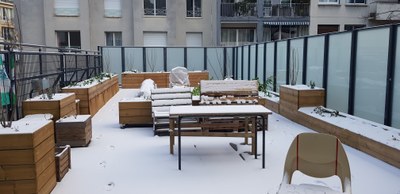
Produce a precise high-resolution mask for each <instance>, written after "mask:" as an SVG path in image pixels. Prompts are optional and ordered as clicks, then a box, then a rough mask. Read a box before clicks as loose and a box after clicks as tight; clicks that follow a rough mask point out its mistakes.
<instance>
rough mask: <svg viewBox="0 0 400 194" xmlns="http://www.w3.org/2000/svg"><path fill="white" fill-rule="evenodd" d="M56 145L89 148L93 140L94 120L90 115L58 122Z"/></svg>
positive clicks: (63, 119) (71, 117) (72, 117)
mask: <svg viewBox="0 0 400 194" xmlns="http://www.w3.org/2000/svg"><path fill="white" fill-rule="evenodd" d="M55 133H56V135H55V136H56V143H57V145H58V146H61V145H70V146H72V147H77V146H88V145H89V143H90V140H91V139H92V119H91V116H90V115H77V116H76V117H75V116H70V117H67V118H62V119H60V120H58V121H57V122H56V130H55Z"/></svg>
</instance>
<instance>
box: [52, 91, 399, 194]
mask: <svg viewBox="0 0 400 194" xmlns="http://www.w3.org/2000/svg"><path fill="white" fill-rule="evenodd" d="M137 91H138V90H134V89H120V91H119V92H118V93H117V94H116V95H115V96H114V97H113V98H112V99H111V100H110V101H109V102H108V103H107V104H106V105H105V106H104V107H103V108H102V109H101V110H100V111H99V112H98V113H97V114H96V115H95V116H94V117H93V118H92V127H93V138H92V141H91V143H90V145H89V146H88V147H83V148H73V149H71V151H72V153H71V157H72V169H70V171H69V172H68V173H67V174H66V176H65V177H64V178H63V180H62V181H61V182H60V183H57V186H56V187H55V189H54V190H53V192H52V193H53V194H70V193H74V194H89V193H90V194H91V193H96V194H103V193H104V194H106V193H107V194H108V193H115V194H122V193H135V194H136V193H138V194H162V193H165V194H169V193H174V194H188V193H190V194H205V193H207V194H244V193H252V194H266V193H276V191H277V190H278V188H279V184H280V182H281V180H282V175H283V165H284V162H285V157H286V153H287V150H288V148H289V145H290V143H291V142H292V140H293V139H294V137H295V136H296V135H297V134H299V133H302V132H312V131H311V130H310V129H308V128H305V127H303V126H301V125H298V124H295V123H293V122H291V121H289V120H288V119H286V118H284V117H282V116H280V115H278V114H272V115H270V116H269V131H267V132H266V144H265V145H266V168H265V169H262V168H261V157H259V159H254V157H253V156H250V155H247V154H245V153H243V154H242V155H243V156H244V158H245V160H242V159H241V157H240V156H239V154H240V153H242V152H244V151H249V150H250V147H251V146H249V145H240V143H241V142H243V139H242V138H227V137H213V138H210V137H182V171H179V170H178V157H177V154H175V155H170V154H169V137H168V136H164V137H159V136H153V130H152V128H151V127H136V128H125V129H120V128H119V124H118V116H117V115H118V102H119V101H120V100H121V99H122V98H126V97H127V96H131V94H132V92H137ZM259 137H261V134H260V136H259ZM229 143H235V144H236V145H237V146H238V151H235V150H233V149H232V148H231V147H230V145H229ZM176 147H177V146H175V152H176V153H177V148H176ZM344 147H345V150H346V153H347V155H348V158H349V161H350V168H351V173H352V191H353V194H370V193H371V194H376V193H385V194H398V193H400V184H399V182H400V169H398V168H395V167H393V166H390V165H388V164H386V163H384V162H382V161H380V160H377V159H375V158H373V157H371V156H369V155H367V154H364V153H362V152H360V151H358V150H355V149H353V148H351V147H348V146H344ZM258 148H259V151H261V139H259V141H258ZM293 182H294V183H295V184H318V185H321V186H328V187H330V188H332V189H334V190H340V189H341V186H340V181H339V179H338V178H337V177H331V178H328V179H313V178H311V177H307V176H306V175H303V174H301V173H297V175H296V176H294V179H293Z"/></svg>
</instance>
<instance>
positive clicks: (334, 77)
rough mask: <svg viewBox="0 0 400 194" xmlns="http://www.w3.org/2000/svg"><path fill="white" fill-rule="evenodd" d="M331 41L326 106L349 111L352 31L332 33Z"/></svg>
mask: <svg viewBox="0 0 400 194" xmlns="http://www.w3.org/2000/svg"><path fill="white" fill-rule="evenodd" d="M329 42H330V43H329V59H328V85H327V90H326V91H327V94H326V106H327V107H328V108H332V109H335V110H338V111H341V112H346V113H347V110H348V103H349V83H350V81H349V76H350V53H351V33H341V34H334V35H331V36H330V37H329ZM338 94H340V95H338Z"/></svg>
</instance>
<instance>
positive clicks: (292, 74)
mask: <svg viewBox="0 0 400 194" xmlns="http://www.w3.org/2000/svg"><path fill="white" fill-rule="evenodd" d="M298 74H299V52H298V51H297V49H296V48H293V49H292V50H291V55H290V70H289V81H290V85H296V82H297V77H298Z"/></svg>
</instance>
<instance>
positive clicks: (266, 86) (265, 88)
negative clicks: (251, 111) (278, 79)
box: [254, 76, 274, 97]
mask: <svg viewBox="0 0 400 194" xmlns="http://www.w3.org/2000/svg"><path fill="white" fill-rule="evenodd" d="M254 80H257V81H258V91H260V92H264V94H265V95H266V96H268V97H271V93H270V91H271V90H272V86H273V85H274V77H273V76H270V77H268V78H267V80H265V82H264V83H261V82H260V80H259V79H258V78H256V79H254Z"/></svg>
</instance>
